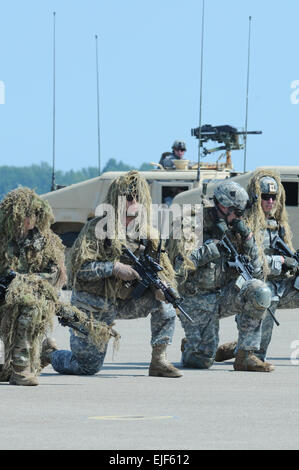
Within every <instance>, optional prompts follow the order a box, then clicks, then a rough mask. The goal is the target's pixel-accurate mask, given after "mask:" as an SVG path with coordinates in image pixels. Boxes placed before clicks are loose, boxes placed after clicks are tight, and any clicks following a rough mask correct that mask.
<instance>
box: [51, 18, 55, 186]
mask: <svg viewBox="0 0 299 470" xmlns="http://www.w3.org/2000/svg"><path fill="white" fill-rule="evenodd" d="M55 16H56V12H55V11H54V12H53V162H52V184H51V191H55V190H56V183H55V113H56V109H55V81H56V77H55V73H56V68H55V65H56V64H55V59H56V57H55V54H56V40H55Z"/></svg>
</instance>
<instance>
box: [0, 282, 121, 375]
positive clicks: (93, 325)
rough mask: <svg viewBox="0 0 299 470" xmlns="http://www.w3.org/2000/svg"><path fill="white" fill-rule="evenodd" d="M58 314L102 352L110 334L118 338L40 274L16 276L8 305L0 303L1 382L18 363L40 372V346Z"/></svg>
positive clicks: (36, 372)
mask: <svg viewBox="0 0 299 470" xmlns="http://www.w3.org/2000/svg"><path fill="white" fill-rule="evenodd" d="M7 312H9V315H8V314H7ZM55 316H57V317H59V318H60V319H63V320H65V321H66V322H67V324H68V325H74V326H75V327H77V328H79V329H80V330H81V331H84V332H85V334H86V335H88V337H89V339H90V340H91V341H92V342H93V344H94V345H95V346H96V347H97V348H98V350H99V351H103V350H104V348H105V347H106V344H107V343H108V341H109V339H110V337H111V336H115V337H116V338H117V339H118V335H117V334H116V333H115V332H114V330H112V328H111V327H108V326H107V325H105V324H103V323H100V322H95V321H94V320H93V318H88V317H87V315H86V314H85V313H84V312H82V311H80V310H79V309H77V308H76V307H74V306H71V305H66V304H63V303H62V302H61V301H59V298H58V294H57V290H56V289H55V288H54V287H53V286H51V285H50V284H49V282H48V281H46V280H44V279H42V278H41V277H40V276H39V275H36V274H28V275H27V274H20V275H17V276H16V278H15V279H14V280H13V281H12V282H11V284H10V285H9V289H8V291H7V294H6V297H5V304H3V305H1V306H0V338H1V340H2V341H3V342H4V344H5V365H4V368H3V370H2V373H1V376H0V377H1V380H2V381H7V380H9V378H10V376H11V374H12V371H13V370H14V368H15V366H17V368H23V367H24V366H26V370H27V371H28V373H29V372H30V374H31V375H32V376H37V375H38V374H39V373H40V371H41V364H40V346H41V343H42V340H43V338H44V336H45V335H46V334H47V333H48V331H49V330H51V329H53V324H54V318H55ZM19 372H20V371H19Z"/></svg>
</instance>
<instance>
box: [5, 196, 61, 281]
mask: <svg viewBox="0 0 299 470" xmlns="http://www.w3.org/2000/svg"><path fill="white" fill-rule="evenodd" d="M26 217H36V222H35V228H34V229H33V230H31V231H30V232H29V234H28V236H27V237H26V238H25V239H24V236H23V235H24V220H25V218H26ZM53 222H54V216H53V213H52V209H51V207H50V205H49V204H48V202H47V201H43V200H42V199H41V198H39V197H38V196H37V194H36V193H35V192H34V191H33V190H31V189H29V188H18V189H15V190H13V191H11V192H10V193H8V194H7V196H6V197H5V198H4V200H3V201H2V202H1V204H0V273H1V274H4V273H6V272H7V271H8V270H11V269H13V270H14V271H16V272H19V273H26V274H29V273H45V278H46V279H47V280H49V282H51V284H53V285H55V286H56V287H61V285H63V284H64V283H65V280H66V279H65V268H64V247H63V245H62V242H61V240H60V238H59V237H58V236H57V235H55V234H54V233H53V231H52V230H51V228H50V225H51V224H52V223H53Z"/></svg>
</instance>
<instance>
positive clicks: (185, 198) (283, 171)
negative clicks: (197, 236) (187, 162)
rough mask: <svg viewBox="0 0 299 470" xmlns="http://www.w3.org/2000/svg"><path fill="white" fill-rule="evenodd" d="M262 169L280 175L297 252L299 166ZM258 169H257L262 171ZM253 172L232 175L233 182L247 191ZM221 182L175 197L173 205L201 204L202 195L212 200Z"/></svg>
mask: <svg viewBox="0 0 299 470" xmlns="http://www.w3.org/2000/svg"><path fill="white" fill-rule="evenodd" d="M260 168H267V169H272V170H276V171H277V172H278V173H279V174H280V178H281V182H282V184H283V186H284V189H285V192H286V208H287V212H288V216H289V223H290V227H291V229H292V232H293V245H294V248H295V249H296V250H298V249H299V207H298V205H299V166H275V167H274V166H273V167H272V166H263V167H260ZM260 168H257V169H260ZM252 173H253V172H252V171H249V172H246V173H243V174H238V175H232V176H231V180H232V181H235V182H236V183H239V184H240V185H241V186H243V188H245V189H246V187H247V184H248V182H249V179H250V178H251V176H252ZM217 184H219V181H218V182H217V181H215V180H214V181H209V182H207V183H203V185H201V186H200V187H198V188H194V189H191V190H189V191H186V192H184V193H182V194H178V195H177V196H175V198H174V200H173V204H179V205H183V204H195V203H200V202H201V200H202V195H203V194H204V195H205V198H206V199H212V198H213V193H214V189H215V186H216V185H217Z"/></svg>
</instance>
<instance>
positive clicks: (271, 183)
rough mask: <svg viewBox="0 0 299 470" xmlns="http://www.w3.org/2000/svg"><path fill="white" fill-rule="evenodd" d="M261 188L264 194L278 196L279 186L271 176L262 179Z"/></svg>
mask: <svg viewBox="0 0 299 470" xmlns="http://www.w3.org/2000/svg"><path fill="white" fill-rule="evenodd" d="M260 188H261V193H262V194H277V193H278V184H277V182H276V180H275V179H274V178H271V176H264V177H263V178H261V179H260Z"/></svg>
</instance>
